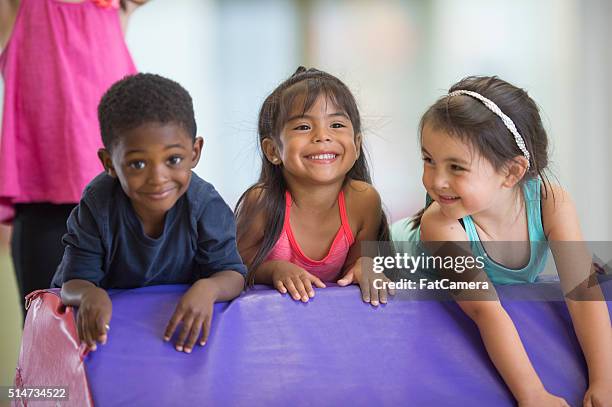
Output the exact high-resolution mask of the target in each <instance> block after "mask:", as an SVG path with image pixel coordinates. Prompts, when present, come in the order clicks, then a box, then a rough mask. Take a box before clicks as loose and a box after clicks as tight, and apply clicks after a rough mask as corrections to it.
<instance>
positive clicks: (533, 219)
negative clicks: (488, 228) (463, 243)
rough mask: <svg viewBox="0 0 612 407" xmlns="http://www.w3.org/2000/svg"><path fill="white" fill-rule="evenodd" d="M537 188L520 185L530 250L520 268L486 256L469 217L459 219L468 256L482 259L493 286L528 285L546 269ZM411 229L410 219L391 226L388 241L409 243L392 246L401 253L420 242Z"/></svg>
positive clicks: (530, 183) (537, 181) (538, 183)
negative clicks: (527, 257) (403, 249)
mask: <svg viewBox="0 0 612 407" xmlns="http://www.w3.org/2000/svg"><path fill="white" fill-rule="evenodd" d="M540 188H541V181H540V179H539V178H535V179H532V180H529V181H527V182H526V183H525V184H524V185H523V196H524V201H525V209H526V211H527V227H528V231H529V242H530V249H531V253H530V257H529V262H528V263H527V264H526V265H525V266H524V267H523V268H520V269H510V268H507V267H504V266H502V265H501V264H499V263H497V262H496V261H494V260H492V259H491V258H490V257H488V256H487V252H486V250H485V248H484V246H483V245H482V242H481V241H480V237H479V236H478V232H477V231H476V225H474V221H473V220H472V217H471V216H466V217H464V218H463V219H462V220H463V226H464V228H465V232H466V234H467V237H468V240H469V241H470V246H471V249H472V254H473V255H474V256H482V257H484V264H485V271H486V273H487V275H488V276H489V279H490V280H491V282H493V283H494V284H517V283H532V282H534V281H535V280H536V279H537V277H538V275H539V274H540V273H541V272H542V271H543V270H544V267H545V266H546V261H547V259H548V245H547V244H546V243H545V242H546V241H547V239H546V235H545V234H544V228H543V227H542V211H541V205H540V199H541V195H540ZM411 226H412V225H411V223H410V219H408V218H406V219H401V220H399V221H397V222H395V223H394V224H393V225H392V226H391V238H392V240H393V241H394V242H411V243H412V244H409V245H406V244H404V245H403V246H399V245H398V244H396V248H397V249H398V250H401V249H402V247H403V248H406V247H412V246H414V243H415V242H418V241H420V235H421V228H420V226H419V227H418V228H416V229H411Z"/></svg>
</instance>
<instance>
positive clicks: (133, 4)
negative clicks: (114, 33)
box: [119, 0, 149, 35]
mask: <svg viewBox="0 0 612 407" xmlns="http://www.w3.org/2000/svg"><path fill="white" fill-rule="evenodd" d="M148 1H149V0H121V8H120V9H119V18H120V19H121V29H122V31H123V34H124V35H125V33H126V30H127V25H128V22H129V20H130V17H131V16H132V13H133V12H134V11H135V10H136V9H137V8H138V7H140V6H142V5H143V4H145V3H147V2H148Z"/></svg>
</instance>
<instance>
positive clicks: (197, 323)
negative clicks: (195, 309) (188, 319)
mask: <svg viewBox="0 0 612 407" xmlns="http://www.w3.org/2000/svg"><path fill="white" fill-rule="evenodd" d="M203 322H204V317H203V316H200V317H198V318H196V319H195V320H194V321H193V325H191V331H190V332H189V338H188V339H187V343H186V344H185V348H184V350H185V352H186V353H191V350H192V349H193V346H194V345H195V343H196V341H197V340H198V337H199V336H200V331H201V330H202V323H203Z"/></svg>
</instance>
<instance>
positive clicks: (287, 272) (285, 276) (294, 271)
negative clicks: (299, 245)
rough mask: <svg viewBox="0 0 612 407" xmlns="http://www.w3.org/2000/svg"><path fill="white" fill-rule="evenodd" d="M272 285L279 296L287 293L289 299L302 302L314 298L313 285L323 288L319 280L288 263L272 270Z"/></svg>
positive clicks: (323, 285)
mask: <svg viewBox="0 0 612 407" xmlns="http://www.w3.org/2000/svg"><path fill="white" fill-rule="evenodd" d="M272 284H273V285H274V287H275V288H276V289H277V290H278V291H279V292H280V293H281V294H286V293H287V292H288V293H289V295H290V296H291V298H293V299H294V300H296V301H300V300H301V301H302V302H308V300H309V299H310V298H312V297H314V295H315V292H314V288H313V287H312V286H313V284H314V285H315V286H316V287H318V288H325V284H323V281H321V279H319V278H318V277H315V276H314V275H312V274H310V273H309V272H307V271H306V270H304V269H303V268H301V267H300V266H296V265H295V264H292V263H289V262H287V263H284V264H283V265H282V267H279V268H277V269H276V270H274V272H273V273H272Z"/></svg>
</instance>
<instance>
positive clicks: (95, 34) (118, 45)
mask: <svg viewBox="0 0 612 407" xmlns="http://www.w3.org/2000/svg"><path fill="white" fill-rule="evenodd" d="M0 71H1V73H2V76H3V78H4V112H3V120H2V136H1V137H2V138H1V144H0V221H2V222H8V221H10V220H11V219H12V218H13V215H14V210H13V205H14V204H15V203H28V202H51V203H76V202H78V201H79V198H80V197H81V192H82V191H83V188H84V187H85V186H86V185H87V183H88V182H89V181H91V180H92V179H93V178H94V177H95V176H96V175H97V174H98V173H100V172H101V171H102V166H101V164H100V162H99V160H98V158H97V155H96V152H97V150H98V149H99V148H100V147H102V140H101V137H100V130H99V126H98V118H97V106H98V102H99V100H100V98H101V96H102V94H103V93H104V92H105V91H106V90H107V89H108V88H109V87H110V85H111V84H113V83H114V82H115V81H117V80H119V79H121V78H122V77H124V76H126V75H128V74H133V73H136V67H135V66H134V62H133V61H132V57H131V56H130V53H129V51H128V49H127V46H126V44H125V40H124V38H123V32H122V30H121V25H120V21H119V12H118V10H117V9H114V8H106V9H103V8H100V7H97V6H95V5H94V4H93V3H92V2H90V1H85V2H83V3H66V2H61V1H59V0H21V5H20V7H19V11H18V13H17V18H16V20H15V25H14V28H13V32H12V34H11V38H10V40H9V43H8V44H7V46H6V48H5V49H4V51H3V53H2V54H1V55H0Z"/></svg>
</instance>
